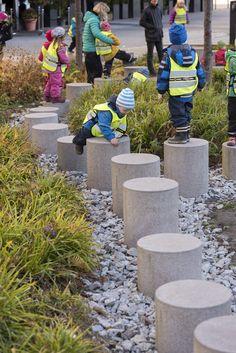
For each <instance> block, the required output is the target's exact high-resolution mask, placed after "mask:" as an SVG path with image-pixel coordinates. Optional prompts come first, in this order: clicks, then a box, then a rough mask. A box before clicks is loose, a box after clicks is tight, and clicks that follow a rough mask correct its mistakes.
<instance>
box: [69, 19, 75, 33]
mask: <svg viewBox="0 0 236 353" xmlns="http://www.w3.org/2000/svg"><path fill="white" fill-rule="evenodd" d="M72 20H73V21H74V22H76V19H75V17H72ZM68 36H70V37H73V34H72V24H71V25H70V28H69V30H68Z"/></svg>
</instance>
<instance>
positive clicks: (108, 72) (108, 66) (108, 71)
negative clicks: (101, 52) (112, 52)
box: [103, 58, 114, 77]
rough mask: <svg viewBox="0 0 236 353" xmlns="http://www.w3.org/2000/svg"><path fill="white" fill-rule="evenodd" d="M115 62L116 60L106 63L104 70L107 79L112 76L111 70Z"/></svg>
mask: <svg viewBox="0 0 236 353" xmlns="http://www.w3.org/2000/svg"><path fill="white" fill-rule="evenodd" d="M113 60H114V58H112V59H111V60H108V61H106V62H105V64H104V69H103V74H104V76H107V77H110V76H111V69H112V64H113Z"/></svg>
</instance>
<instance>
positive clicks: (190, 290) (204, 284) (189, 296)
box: [155, 279, 231, 309]
mask: <svg viewBox="0 0 236 353" xmlns="http://www.w3.org/2000/svg"><path fill="white" fill-rule="evenodd" d="M155 296H156V299H157V300H159V301H161V302H162V303H165V304H167V305H169V306H172V307H178V308H180V307H181V308H185V309H203V308H210V307H215V306H220V305H222V304H224V303H225V302H226V301H230V299H231V292H230V290H229V289H228V288H226V287H224V286H223V285H221V284H218V283H214V282H209V281H205V280H191V279H189V280H183V281H174V282H169V283H166V284H164V285H163V286H161V287H159V288H158V289H157V290H156V294H155Z"/></svg>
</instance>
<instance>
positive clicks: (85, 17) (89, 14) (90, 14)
mask: <svg viewBox="0 0 236 353" xmlns="http://www.w3.org/2000/svg"><path fill="white" fill-rule="evenodd" d="M91 18H96V19H97V20H98V21H99V17H98V16H97V15H96V14H95V13H94V12H92V11H87V12H86V13H85V15H84V18H83V20H84V22H87V21H88V20H90V19H91Z"/></svg>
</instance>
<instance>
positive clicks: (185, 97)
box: [157, 23, 206, 144]
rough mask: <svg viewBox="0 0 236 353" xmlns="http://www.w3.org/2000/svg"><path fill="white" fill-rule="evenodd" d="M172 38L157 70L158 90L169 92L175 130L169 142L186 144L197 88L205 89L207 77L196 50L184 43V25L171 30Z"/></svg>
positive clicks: (170, 35) (175, 25)
mask: <svg viewBox="0 0 236 353" xmlns="http://www.w3.org/2000/svg"><path fill="white" fill-rule="evenodd" d="M169 37H170V42H171V43H172V45H170V46H169V47H168V48H166V49H165V50H164V56H163V59H162V61H161V64H160V66H159V71H158V77H157V90H158V92H159V94H160V98H159V99H161V98H162V96H161V95H163V94H164V93H165V92H168V93H169V110H170V115H171V117H170V118H171V121H172V124H173V126H174V128H175V131H176V132H175V136H173V137H171V138H169V140H168V142H169V143H173V144H177V143H187V142H188V141H189V139H190V121H191V110H192V107H193V96H194V93H195V91H196V89H199V90H202V89H203V87H204V86H205V83H206V78H205V73H204V70H203V68H202V66H201V64H200V63H199V59H198V54H197V52H196V51H195V49H193V48H192V47H191V46H190V45H189V44H187V43H185V42H186V40H187V32H186V28H185V26H184V25H178V24H175V23H174V24H173V25H172V26H171V27H170V29H169ZM184 43H185V44H184Z"/></svg>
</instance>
